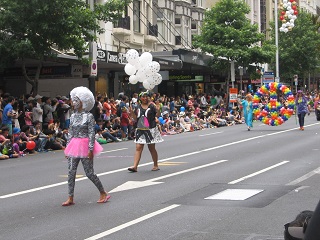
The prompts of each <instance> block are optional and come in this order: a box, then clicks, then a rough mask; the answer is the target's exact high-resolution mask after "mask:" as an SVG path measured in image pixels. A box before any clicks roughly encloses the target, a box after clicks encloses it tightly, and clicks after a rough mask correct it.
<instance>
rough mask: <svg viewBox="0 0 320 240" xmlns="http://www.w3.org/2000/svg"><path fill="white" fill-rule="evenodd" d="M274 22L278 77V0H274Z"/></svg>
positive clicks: (277, 71) (277, 73)
mask: <svg viewBox="0 0 320 240" xmlns="http://www.w3.org/2000/svg"><path fill="white" fill-rule="evenodd" d="M274 23H275V40H276V78H277V79H279V38H278V30H279V29H278V0H274Z"/></svg>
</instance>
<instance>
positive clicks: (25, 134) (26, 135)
mask: <svg viewBox="0 0 320 240" xmlns="http://www.w3.org/2000/svg"><path fill="white" fill-rule="evenodd" d="M37 138H38V136H37V135H33V134H31V132H30V126H28V125H24V126H23V127H22V128H21V133H20V139H21V140H22V142H23V143H25V144H27V142H28V141H35V140H36V139H37ZM22 151H25V152H28V153H34V151H35V149H33V150H29V149H26V150H22Z"/></svg>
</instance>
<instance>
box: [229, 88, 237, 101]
mask: <svg viewBox="0 0 320 240" xmlns="http://www.w3.org/2000/svg"><path fill="white" fill-rule="evenodd" d="M229 99H230V100H229V102H237V99H238V88H229Z"/></svg>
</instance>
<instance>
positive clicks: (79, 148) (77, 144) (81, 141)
mask: <svg viewBox="0 0 320 240" xmlns="http://www.w3.org/2000/svg"><path fill="white" fill-rule="evenodd" d="M102 150H103V148H102V147H101V145H100V144H99V143H98V142H97V141H96V140H95V141H94V147H93V156H96V155H99V154H100V153H101V151H102ZM88 152H89V138H72V139H71V141H70V142H69V144H68V145H67V147H66V149H65V150H64V154H65V155H66V156H68V157H77V158H86V157H88Z"/></svg>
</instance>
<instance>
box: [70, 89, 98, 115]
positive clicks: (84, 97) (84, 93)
mask: <svg viewBox="0 0 320 240" xmlns="http://www.w3.org/2000/svg"><path fill="white" fill-rule="evenodd" d="M70 96H71V100H72V99H74V98H75V97H78V98H79V99H80V101H81V102H82V107H83V109H84V110H86V111H90V110H91V109H92V108H93V106H94V104H95V99H94V96H93V94H92V92H91V91H90V90H89V89H88V88H87V87H82V86H81V87H76V88H74V89H72V90H71V92H70Z"/></svg>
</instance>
